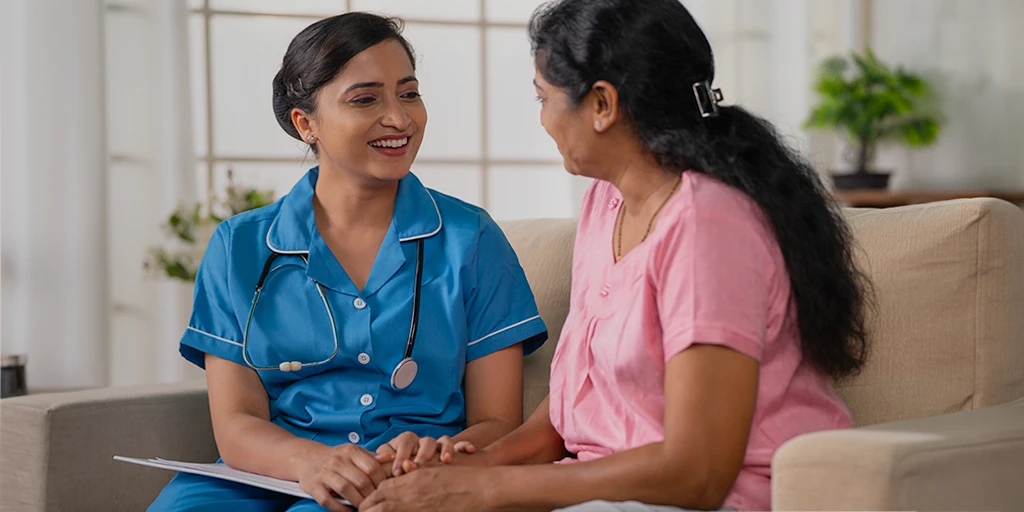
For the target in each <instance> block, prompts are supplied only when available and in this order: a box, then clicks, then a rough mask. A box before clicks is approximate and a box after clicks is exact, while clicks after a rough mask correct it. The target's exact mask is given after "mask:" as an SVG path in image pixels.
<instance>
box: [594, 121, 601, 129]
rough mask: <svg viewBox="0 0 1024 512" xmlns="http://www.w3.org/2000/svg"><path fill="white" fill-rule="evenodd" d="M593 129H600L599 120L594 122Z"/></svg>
mask: <svg viewBox="0 0 1024 512" xmlns="http://www.w3.org/2000/svg"><path fill="white" fill-rule="evenodd" d="M594 129H595V130H600V129H601V121H598V122H596V123H594Z"/></svg>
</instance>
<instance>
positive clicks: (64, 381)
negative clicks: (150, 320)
mask: <svg viewBox="0 0 1024 512" xmlns="http://www.w3.org/2000/svg"><path fill="white" fill-rule="evenodd" d="M0 8H2V10H3V14H2V16H0V19H2V22H0V23H2V27H0V32H2V33H3V36H2V37H3V64H2V66H0V67H2V68H3V76H2V80H3V82H2V89H3V93H2V103H3V107H2V110H3V120H2V124H3V129H2V137H3V142H2V144H3V147H4V151H3V155H2V180H3V183H2V189H3V204H2V207H3V232H2V244H0V245H2V251H3V256H2V258H3V302H2V316H3V319H2V332H3V334H2V335H3V338H2V345H0V349H2V351H3V352H4V353H5V354H7V353H12V354H14V353H17V354H25V355H27V356H28V378H29V385H30V386H32V387H35V388H63V387H75V386H98V385H103V384H105V383H106V382H107V370H108V364H107V363H108V359H107V354H108V352H107V347H108V324H109V323H108V318H107V317H108V315H107V311H108V308H107V305H108V296H109V295H108V286H107V283H108V279H107V277H108V272H107V258H106V252H107V246H106V222H105V212H106V203H105V197H106V185H107V184H106V177H105V167H106V166H105V163H106V162H105V161H106V150H105V149H106V146H105V143H104V130H103V121H104V112H103V58H102V55H103V46H102V41H103V37H102V36H103V33H102V30H103V23H102V12H103V11H102V3H101V2H100V0H8V1H5V2H4V3H3V5H2V7H0Z"/></svg>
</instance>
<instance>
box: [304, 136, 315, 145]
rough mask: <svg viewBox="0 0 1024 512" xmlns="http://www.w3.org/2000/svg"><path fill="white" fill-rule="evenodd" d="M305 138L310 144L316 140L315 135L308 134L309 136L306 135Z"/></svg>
mask: <svg viewBox="0 0 1024 512" xmlns="http://www.w3.org/2000/svg"><path fill="white" fill-rule="evenodd" d="M306 140H308V141H309V143H310V144H312V143H314V142H316V137H314V136H312V135H310V136H308V137H306Z"/></svg>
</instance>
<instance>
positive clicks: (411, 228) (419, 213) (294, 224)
mask: <svg viewBox="0 0 1024 512" xmlns="http://www.w3.org/2000/svg"><path fill="white" fill-rule="evenodd" d="M319 174H320V168H319V166H318V167H314V168H312V169H310V170H309V172H307V173H306V175H305V176H303V177H302V179H301V180H299V182H298V183H296V184H295V186H294V187H292V190H291V191H290V192H288V194H287V195H286V196H284V197H283V198H281V200H280V201H281V207H280V209H279V210H278V213H277V216H276V217H275V218H274V220H273V222H272V223H271V224H270V229H269V230H268V231H267V247H269V248H270V250H271V251H274V252H276V253H280V254H309V251H310V248H311V245H312V244H313V242H314V241H315V240H316V239H317V238H319V234H318V233H316V216H315V215H314V214H313V191H314V189H315V188H316V180H317V178H318V177H319ZM441 225H442V220H441V210H440V209H438V207H437V202H436V201H435V200H434V196H433V195H432V194H431V193H430V191H429V190H427V188H426V187H424V186H423V183H422V182H420V180H419V178H417V177H416V176H415V175H414V174H412V173H409V174H407V175H406V176H405V177H404V178H402V179H401V180H399V182H398V194H397V195H396V197H395V212H394V214H393V215H392V217H391V229H392V230H393V231H394V232H395V234H396V235H397V237H398V241H399V242H408V241H412V240H417V239H420V238H427V237H430V236H433V235H436V234H437V233H438V232H440V231H441Z"/></svg>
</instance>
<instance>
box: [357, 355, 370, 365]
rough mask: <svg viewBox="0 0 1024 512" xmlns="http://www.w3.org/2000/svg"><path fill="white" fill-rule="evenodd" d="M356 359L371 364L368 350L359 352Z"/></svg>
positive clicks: (361, 362)
mask: <svg viewBox="0 0 1024 512" xmlns="http://www.w3.org/2000/svg"><path fill="white" fill-rule="evenodd" d="M356 359H358V360H359V364H370V354H367V353H366V352H363V353H362V354H359V355H358V356H357V357H356Z"/></svg>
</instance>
